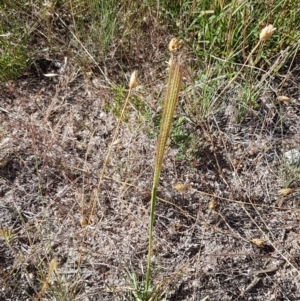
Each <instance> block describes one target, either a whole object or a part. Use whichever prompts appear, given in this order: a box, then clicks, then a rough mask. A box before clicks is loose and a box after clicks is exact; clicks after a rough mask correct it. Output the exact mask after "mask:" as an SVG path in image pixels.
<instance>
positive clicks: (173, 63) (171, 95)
mask: <svg viewBox="0 0 300 301" xmlns="http://www.w3.org/2000/svg"><path fill="white" fill-rule="evenodd" d="M177 43H178V41H177V40H176V39H172V40H171V42H170V44H169V50H170V51H171V52H174V51H176V50H177V47H178V45H177ZM181 79H182V71H181V66H180V62H178V61H177V60H176V59H175V58H174V56H173V55H172V57H171V60H170V70H169V78H168V83H167V92H166V98H165V102H164V108H163V113H162V119H161V124H160V132H159V138H158V143H157V152H156V160H155V166H154V174H153V186H152V190H151V201H150V219H149V234H148V240H149V241H148V262H147V270H146V282H145V291H146V292H148V291H149V288H150V273H151V257H152V238H153V224H154V212H155V203H156V192H157V187H158V183H159V176H160V171H161V166H162V162H163V158H164V152H165V147H166V144H167V140H168V138H169V135H170V129H171V125H172V120H173V115H174V110H175V106H176V103H177V98H178V93H179V90H180V88H181Z"/></svg>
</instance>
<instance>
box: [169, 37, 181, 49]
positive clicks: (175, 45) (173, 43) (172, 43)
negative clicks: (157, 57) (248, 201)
mask: <svg viewBox="0 0 300 301" xmlns="http://www.w3.org/2000/svg"><path fill="white" fill-rule="evenodd" d="M178 47H179V41H178V40H177V39H176V38H172V40H171V41H170V43H169V47H168V48H169V51H170V52H174V51H176V50H177V49H178Z"/></svg>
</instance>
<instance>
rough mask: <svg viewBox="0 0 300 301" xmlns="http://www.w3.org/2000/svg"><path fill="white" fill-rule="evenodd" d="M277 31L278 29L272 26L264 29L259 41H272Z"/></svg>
mask: <svg viewBox="0 0 300 301" xmlns="http://www.w3.org/2000/svg"><path fill="white" fill-rule="evenodd" d="M275 30H276V28H275V27H274V26H273V25H272V24H270V25H267V26H266V27H264V28H263V29H262V30H261V32H260V35H259V40H260V41H267V40H270V39H271V37H272V35H273V32H274V31H275Z"/></svg>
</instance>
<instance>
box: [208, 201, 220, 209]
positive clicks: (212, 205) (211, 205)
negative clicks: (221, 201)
mask: <svg viewBox="0 0 300 301" xmlns="http://www.w3.org/2000/svg"><path fill="white" fill-rule="evenodd" d="M217 205H218V204H217V201H216V200H211V201H210V202H209V203H208V209H209V210H215V209H216V208H217Z"/></svg>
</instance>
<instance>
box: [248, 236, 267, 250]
mask: <svg viewBox="0 0 300 301" xmlns="http://www.w3.org/2000/svg"><path fill="white" fill-rule="evenodd" d="M250 242H251V243H253V244H254V245H255V246H257V247H258V248H262V247H263V246H264V245H265V244H266V243H265V241H264V240H263V239H261V238H253V239H250Z"/></svg>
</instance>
